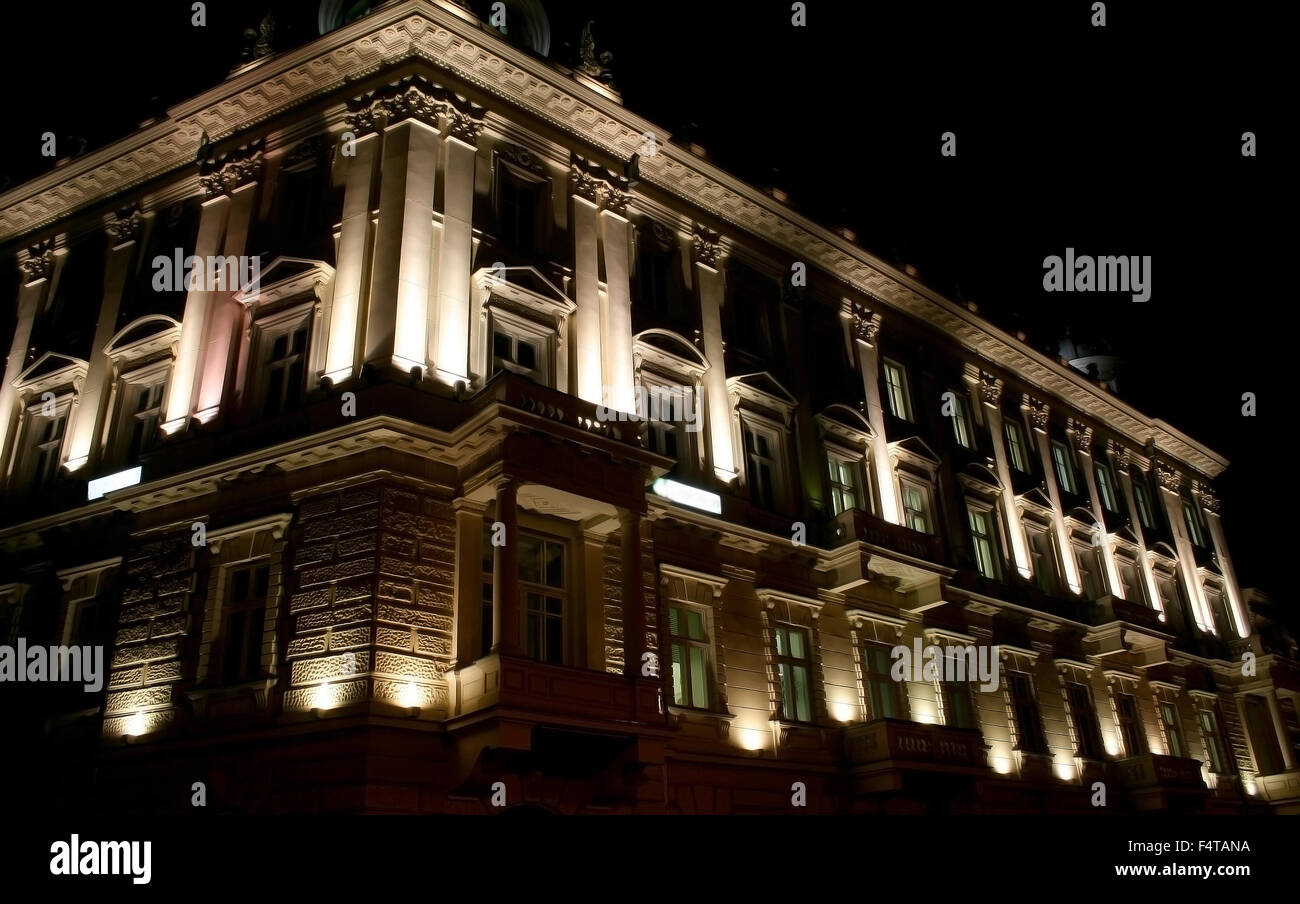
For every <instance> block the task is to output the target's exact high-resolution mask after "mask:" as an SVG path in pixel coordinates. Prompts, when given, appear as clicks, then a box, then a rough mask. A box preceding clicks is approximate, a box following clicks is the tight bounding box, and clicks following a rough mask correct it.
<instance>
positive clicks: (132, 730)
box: [126, 712, 149, 738]
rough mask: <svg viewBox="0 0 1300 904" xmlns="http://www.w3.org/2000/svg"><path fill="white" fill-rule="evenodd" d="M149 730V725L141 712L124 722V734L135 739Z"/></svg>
mask: <svg viewBox="0 0 1300 904" xmlns="http://www.w3.org/2000/svg"><path fill="white" fill-rule="evenodd" d="M148 730H149V723H148V721H147V720H146V719H145V717H144V713H143V712H138V713H134V714H133V715H132V716H131V717H130V718H129V719H127V720H126V733H127V734H129V735H130V736H131V737H133V738H136V737H139V736H140V735H142V734H144V733H145V732H146V731H148Z"/></svg>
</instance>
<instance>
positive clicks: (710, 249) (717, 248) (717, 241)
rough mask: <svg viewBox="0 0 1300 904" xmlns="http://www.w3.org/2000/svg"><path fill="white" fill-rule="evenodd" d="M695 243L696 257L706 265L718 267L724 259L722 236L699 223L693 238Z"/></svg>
mask: <svg viewBox="0 0 1300 904" xmlns="http://www.w3.org/2000/svg"><path fill="white" fill-rule="evenodd" d="M692 240H693V241H694V243H695V259H696V260H697V261H698V262H699V263H701V264H704V265H705V266H706V267H717V266H718V262H719V261H721V260H722V256H723V254H722V236H720V235H719V234H718V233H716V232H714V231H713V230H711V229H708V228H706V227H704V226H701V225H699V224H698V223H697V224H696V226H695V232H694V236H693V239H692Z"/></svg>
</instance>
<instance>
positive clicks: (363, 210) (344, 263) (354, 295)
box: [325, 127, 380, 383]
mask: <svg viewBox="0 0 1300 904" xmlns="http://www.w3.org/2000/svg"><path fill="white" fill-rule="evenodd" d="M354 128H359V127H354ZM379 142H380V139H379V136H378V135H376V134H373V133H372V134H369V135H362V136H361V137H359V138H357V139H356V143H355V145H354V146H353V150H354V151H355V153H354V154H353V155H352V156H345V155H343V154H339V155H338V156H337V158H336V165H341V166H346V167H347V176H346V182H345V187H344V189H343V220H342V224H341V230H340V234H339V254H338V268H337V270H336V273H335V281H334V303H333V308H332V309H331V310H330V325H329V339H328V342H327V347H326V348H327V350H326V354H325V376H326V377H328V378H329V379H330V380H332V381H333V382H335V383H341V382H343V381H344V380H348V379H351V378H352V377H354V376H355V375H356V373H357V323H358V320H359V318H360V315H361V297H362V292H363V291H364V288H365V277H366V263H367V258H368V257H369V253H370V242H369V238H370V210H371V205H372V203H373V202H372V196H371V191H372V189H373V186H374V175H375V157H376V152H377V150H378V148H379Z"/></svg>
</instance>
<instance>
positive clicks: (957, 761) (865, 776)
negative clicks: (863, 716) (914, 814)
mask: <svg viewBox="0 0 1300 904" xmlns="http://www.w3.org/2000/svg"><path fill="white" fill-rule="evenodd" d="M844 755H845V759H846V761H847V763H848V766H849V768H850V770H851V771H852V774H853V778H854V782H853V784H854V788H855V790H857V791H860V792H872V791H886V790H894V789H897V788H900V787H902V784H903V781H904V778H905V776H906V774H908V773H917V772H921V773H933V774H943V773H947V774H950V775H967V776H975V775H982V774H984V773H985V772H986V771H987V769H988V767H987V764H986V763H985V760H984V736H983V735H982V734H980V732H978V731H976V730H974V729H965V728H949V727H948V726H946V725H925V724H922V723H920V722H908V721H904V720H901V719H877V720H875V721H874V722H861V723H857V724H855V725H851V726H849V727H848V728H845V729H844Z"/></svg>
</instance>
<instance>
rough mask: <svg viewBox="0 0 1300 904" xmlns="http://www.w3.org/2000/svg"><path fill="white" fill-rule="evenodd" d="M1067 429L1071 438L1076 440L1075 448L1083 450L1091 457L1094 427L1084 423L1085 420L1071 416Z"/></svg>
mask: <svg viewBox="0 0 1300 904" xmlns="http://www.w3.org/2000/svg"><path fill="white" fill-rule="evenodd" d="M1066 429H1067V432H1068V433H1069V434H1070V438H1071V439H1073V440H1074V448H1075V449H1077V450H1078V451H1080V452H1082V453H1083V454H1084V455H1087V456H1090V457H1091V455H1092V428H1091V427H1089V426H1088V425H1087V424H1085V423H1083V421H1077V420H1075V419H1074V418H1070V419H1069V421H1067V422H1066Z"/></svg>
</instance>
